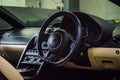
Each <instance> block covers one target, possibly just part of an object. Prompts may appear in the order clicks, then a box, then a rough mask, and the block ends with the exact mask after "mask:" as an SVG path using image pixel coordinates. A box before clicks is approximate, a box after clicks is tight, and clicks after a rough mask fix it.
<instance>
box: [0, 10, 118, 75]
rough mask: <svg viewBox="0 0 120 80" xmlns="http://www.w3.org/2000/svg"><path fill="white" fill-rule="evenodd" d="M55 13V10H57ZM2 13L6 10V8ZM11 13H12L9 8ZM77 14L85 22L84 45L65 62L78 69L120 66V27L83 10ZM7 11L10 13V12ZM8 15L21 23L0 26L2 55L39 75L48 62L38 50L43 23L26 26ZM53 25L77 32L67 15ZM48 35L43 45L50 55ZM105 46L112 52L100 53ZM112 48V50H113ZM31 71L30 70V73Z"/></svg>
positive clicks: (18, 65) (21, 69) (72, 33)
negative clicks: (17, 25) (5, 26)
mask: <svg viewBox="0 0 120 80" xmlns="http://www.w3.org/2000/svg"><path fill="white" fill-rule="evenodd" d="M4 9H6V8H4ZM6 10H8V9H6ZM11 10H12V9H11ZM0 12H1V11H0ZM14 12H15V11H14ZM54 12H56V11H54ZM51 13H53V11H52V12H51ZM51 13H50V14H51ZM0 14H6V13H3V12H2V13H0ZM9 14H12V13H10V12H9ZM73 14H74V15H76V16H77V18H78V19H79V21H80V23H81V29H82V30H81V31H82V37H81V43H80V44H79V45H80V47H78V48H77V50H76V52H75V55H73V56H72V57H71V59H70V60H69V61H68V63H66V64H65V65H63V66H64V67H67V68H77V69H95V70H96V69H97V70H104V69H108V70H111V69H112V70H114V69H115V70H116V68H117V67H119V65H120V64H119V57H120V56H119V55H117V56H116V54H114V55H113V54H112V52H115V53H116V52H117V53H118V54H119V50H120V49H119V47H120V45H119V44H120V42H119V41H120V36H119V35H120V34H119V30H120V27H119V26H117V25H114V24H110V23H108V22H107V21H105V20H103V19H101V18H99V17H96V16H93V15H90V14H86V13H81V12H73ZM6 15H8V13H7V14H6ZM7 18H8V19H9V20H12V19H13V20H16V19H18V20H17V22H14V24H11V22H9V21H8V20H7V21H6V19H5V18H3V17H2V18H1V19H3V20H4V21H6V22H8V24H10V25H12V26H14V25H15V24H16V23H19V26H21V27H18V28H17V27H16V26H14V27H12V28H10V29H5V30H2V29H1V30H0V31H1V33H0V34H1V35H0V56H3V57H4V58H5V59H7V60H8V61H10V62H11V63H12V64H14V66H17V67H16V68H17V69H18V71H19V72H21V74H22V75H24V76H26V75H27V76H30V77H34V76H36V75H38V73H39V71H40V70H41V68H42V65H43V64H44V62H43V61H42V60H41V59H40V57H39V54H38V50H37V40H38V34H39V31H40V29H41V26H40V25H39V27H38V26H37V27H34V26H33V25H32V27H29V26H28V27H26V26H25V24H23V23H24V22H22V23H21V21H20V22H19V18H15V17H11V16H9V15H8V17H7ZM42 21H43V19H42ZM29 22H30V21H29ZM33 22H34V21H33ZM37 22H38V21H37ZM35 23H36V21H35ZM30 24H33V23H29V25H30ZM50 26H55V27H56V28H58V27H59V26H60V27H61V29H64V30H66V31H67V32H69V33H71V35H72V36H75V35H76V32H75V31H76V28H75V27H74V23H73V22H72V20H71V19H70V18H69V17H67V16H65V17H63V18H62V21H61V23H60V24H59V22H54V23H53V24H52V25H50ZM51 31H52V30H51V27H50V28H48V29H47V31H46V33H49V32H51ZM48 36H49V35H45V36H44V37H43V41H42V45H41V47H42V51H43V55H44V56H47V53H48V44H47V41H46V38H48ZM75 38H76V37H73V39H75ZM96 48H97V49H96ZM94 49H95V50H94ZM102 49H103V50H104V49H105V50H108V52H107V51H106V55H105V54H104V52H102V53H100V52H101V51H102ZM110 49H111V50H112V52H109V50H110ZM97 50H98V51H97ZM94 51H95V52H94ZM94 53H95V54H94ZM113 58H114V59H113ZM116 60H117V61H116ZM106 65H107V66H106ZM27 73H30V74H29V75H28V74H27Z"/></svg>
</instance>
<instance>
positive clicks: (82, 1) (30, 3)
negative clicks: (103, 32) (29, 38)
mask: <svg viewBox="0 0 120 80" xmlns="http://www.w3.org/2000/svg"><path fill="white" fill-rule="evenodd" d="M0 5H1V7H2V8H1V9H2V10H5V11H7V12H9V14H12V15H11V16H10V18H11V17H12V18H13V19H15V20H17V22H19V23H20V24H23V25H25V26H27V27H37V26H41V24H42V23H43V22H44V20H46V19H47V18H48V17H49V16H50V15H52V14H53V13H55V12H57V11H58V10H68V11H77V12H78V11H81V12H84V13H87V14H92V15H95V16H98V17H100V18H103V19H105V20H107V21H108V22H110V23H113V24H118V25H119V24H120V1H119V0H0ZM6 6H7V7H6ZM1 21H3V20H1ZM4 23H5V21H4ZM7 25H8V24H7ZM10 25H12V24H10ZM10 25H9V26H7V28H8V27H11V26H10ZM3 27H6V25H3V24H0V28H3Z"/></svg>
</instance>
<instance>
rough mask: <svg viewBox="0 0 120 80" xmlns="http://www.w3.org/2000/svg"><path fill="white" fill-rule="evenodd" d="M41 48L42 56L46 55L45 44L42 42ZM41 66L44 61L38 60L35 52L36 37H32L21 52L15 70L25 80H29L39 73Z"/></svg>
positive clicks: (46, 48)
mask: <svg viewBox="0 0 120 80" xmlns="http://www.w3.org/2000/svg"><path fill="white" fill-rule="evenodd" d="M41 46H42V49H43V53H44V55H46V53H47V51H48V47H47V42H46V41H43V42H42V45H41ZM43 64H44V61H42V60H41V59H40V57H39V55H38V51H37V37H33V38H32V39H31V40H30V41H29V43H28V44H27V47H26V48H25V50H24V51H23V53H22V55H21V58H20V60H19V62H18V65H17V69H18V71H19V72H20V73H21V75H22V76H23V77H24V79H25V80H31V79H34V78H35V76H36V75H37V74H38V73H39V71H40V70H41V68H42V66H43Z"/></svg>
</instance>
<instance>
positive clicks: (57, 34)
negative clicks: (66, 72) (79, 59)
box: [37, 11, 81, 65]
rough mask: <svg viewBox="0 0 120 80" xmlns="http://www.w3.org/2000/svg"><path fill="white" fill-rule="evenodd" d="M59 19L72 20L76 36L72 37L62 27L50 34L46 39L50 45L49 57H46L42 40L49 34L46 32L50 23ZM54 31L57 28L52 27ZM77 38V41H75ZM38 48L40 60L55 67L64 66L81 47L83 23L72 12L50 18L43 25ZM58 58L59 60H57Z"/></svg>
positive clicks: (62, 12)
mask: <svg viewBox="0 0 120 80" xmlns="http://www.w3.org/2000/svg"><path fill="white" fill-rule="evenodd" d="M58 17H68V18H70V19H71V20H72V22H73V23H74V26H72V27H75V30H76V31H75V36H73V35H72V33H71V32H68V31H67V30H65V29H62V28H61V27H60V28H59V29H58V28H57V29H55V30H53V31H52V32H51V33H49V36H48V38H47V39H46V41H47V45H48V52H47V56H45V55H44V53H43V49H42V42H43V41H42V39H43V37H44V36H45V35H46V34H47V33H46V30H47V28H48V25H50V23H51V22H52V21H53V20H55V19H57V18H58ZM61 24H62V22H61ZM51 28H52V29H54V28H55V27H53V26H52V27H51ZM73 37H75V39H73ZM37 41H38V42H37V48H38V53H39V56H40V58H41V59H42V60H43V61H45V62H48V63H50V64H53V65H62V64H64V63H66V62H67V61H68V60H69V59H70V58H71V56H72V55H73V54H74V53H75V51H76V50H77V48H78V47H79V46H80V42H81V23H80V20H79V19H78V18H77V16H76V15H75V14H73V13H71V12H67V11H60V12H57V13H55V14H54V15H52V16H51V17H49V18H48V19H47V20H46V21H45V23H44V24H43V25H42V27H41V29H40V32H39V35H38V40H37ZM56 58H57V59H56Z"/></svg>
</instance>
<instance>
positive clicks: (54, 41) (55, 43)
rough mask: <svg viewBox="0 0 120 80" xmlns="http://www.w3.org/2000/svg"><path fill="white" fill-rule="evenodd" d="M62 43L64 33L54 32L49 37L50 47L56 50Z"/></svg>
mask: <svg viewBox="0 0 120 80" xmlns="http://www.w3.org/2000/svg"><path fill="white" fill-rule="evenodd" d="M61 43H62V35H61V34H60V33H58V32H54V33H52V34H51V35H50V36H49V38H48V47H49V49H50V50H51V49H52V50H55V49H57V48H59V47H60V45H61Z"/></svg>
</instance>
